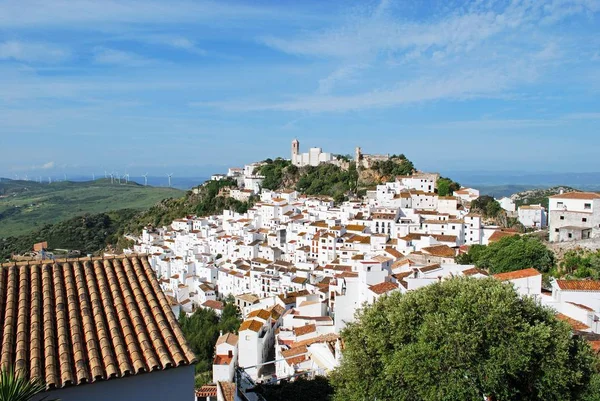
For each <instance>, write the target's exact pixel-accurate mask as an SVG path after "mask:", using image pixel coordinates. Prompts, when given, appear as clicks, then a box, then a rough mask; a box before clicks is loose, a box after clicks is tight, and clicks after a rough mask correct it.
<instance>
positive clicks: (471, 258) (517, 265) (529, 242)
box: [457, 235, 554, 274]
mask: <svg viewBox="0 0 600 401" xmlns="http://www.w3.org/2000/svg"><path fill="white" fill-rule="evenodd" d="M457 261H458V263H461V264H474V265H476V266H477V267H481V268H484V269H488V270H489V272H490V273H492V274H496V273H504V272H510V271H515V270H521V269H527V268H530V267H533V268H535V269H537V270H539V271H541V272H542V273H547V272H549V271H550V269H552V267H553V266H554V253H553V252H552V251H551V250H550V249H548V248H547V247H546V246H545V245H544V244H543V243H542V242H541V241H540V240H539V239H537V238H535V237H529V236H520V235H514V236H511V237H504V238H502V239H501V240H500V241H498V242H494V243H491V244H490V245H487V246H485V245H473V246H471V248H470V249H469V252H468V253H467V254H466V255H461V256H460V257H459V258H458V259H457Z"/></svg>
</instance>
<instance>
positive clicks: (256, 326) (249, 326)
mask: <svg viewBox="0 0 600 401" xmlns="http://www.w3.org/2000/svg"><path fill="white" fill-rule="evenodd" d="M262 327H263V324H262V322H259V321H258V320H254V319H252V320H245V321H243V322H242V324H241V325H240V330H239V331H240V333H241V332H242V331H244V330H252V331H255V332H257V333H258V332H259V331H260V329H262Z"/></svg>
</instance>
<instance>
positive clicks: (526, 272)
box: [492, 268, 542, 281]
mask: <svg viewBox="0 0 600 401" xmlns="http://www.w3.org/2000/svg"><path fill="white" fill-rule="evenodd" d="M541 274H542V273H540V272H539V271H537V270H535V269H533V268H529V269H523V270H517V271H514V272H507V273H498V274H494V275H493V276H492V277H494V278H495V279H498V280H500V281H508V280H516V279H519V278H526V277H535V276H539V275H541Z"/></svg>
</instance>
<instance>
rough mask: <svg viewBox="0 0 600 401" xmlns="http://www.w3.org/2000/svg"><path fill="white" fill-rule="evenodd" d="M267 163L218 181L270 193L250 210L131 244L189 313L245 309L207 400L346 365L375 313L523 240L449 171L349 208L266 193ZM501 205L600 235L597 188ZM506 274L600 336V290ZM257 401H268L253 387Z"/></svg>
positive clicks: (363, 159) (187, 221) (316, 158)
mask: <svg viewBox="0 0 600 401" xmlns="http://www.w3.org/2000/svg"><path fill="white" fill-rule="evenodd" d="M386 157H388V156H385V155H365V154H362V150H361V149H360V148H357V149H356V154H355V156H354V158H355V161H357V163H362V164H365V165H368V163H370V162H371V161H372V160H384V159H385V158H386ZM291 161H292V163H293V164H294V165H296V166H307V165H311V166H316V165H319V164H322V163H338V162H339V161H338V160H337V159H336V158H335V157H333V156H332V154H331V153H324V152H323V151H322V149H321V148H311V149H310V150H309V151H308V152H307V153H300V144H299V142H298V141H297V140H294V141H293V142H292V154H291ZM257 167H260V163H253V164H250V165H247V166H244V167H243V168H230V169H229V171H228V173H227V175H218V174H217V175H214V176H212V178H211V179H212V180H222V179H231V180H235V181H236V182H237V185H238V187H237V189H232V190H231V191H230V192H229V193H228V196H230V197H233V198H235V199H238V200H240V201H246V200H248V199H249V198H250V197H251V196H254V197H258V198H259V200H258V201H257V202H255V203H254V205H253V207H251V208H250V209H249V210H248V211H247V212H246V213H243V214H240V213H236V212H234V211H225V212H223V214H219V215H212V216H208V217H197V216H186V217H184V218H180V219H177V220H175V221H173V222H172V223H171V224H170V226H166V227H146V228H145V229H144V230H143V233H142V235H141V236H140V237H132V238H131V239H133V240H134V241H135V245H133V247H132V248H131V249H129V250H127V252H128V253H132V254H138V255H139V254H144V255H148V261H149V264H150V266H151V267H152V268H153V269H154V271H155V273H156V275H157V277H158V280H159V282H160V285H161V287H162V289H163V291H164V292H165V294H166V295H167V298H168V300H169V302H170V304H171V308H172V310H173V311H174V313H175V315H176V316H177V315H179V313H181V312H184V313H186V314H192V313H193V312H194V311H195V310H197V309H198V308H208V309H212V310H214V311H215V312H216V313H217V314H219V313H220V312H221V310H222V308H223V301H224V300H225V299H226V298H229V299H231V298H233V299H234V300H235V305H236V306H237V307H238V308H239V310H240V313H241V315H242V319H243V322H242V324H241V326H240V328H239V333H238V334H235V333H221V335H220V337H219V339H218V341H217V345H216V349H215V354H214V355H215V356H214V361H213V377H212V382H213V383H214V384H211V385H207V386H204V387H203V388H202V389H200V390H198V391H197V396H198V399H202V400H205V399H217V398H218V397H217V393H218V392H219V393H220V392H223V391H224V390H223V389H226V388H231V387H233V388H237V391H239V392H241V393H245V391H246V390H247V389H251V388H252V387H253V386H254V385H255V384H256V383H262V382H269V381H277V380H283V379H285V380H294V379H295V378H297V377H301V376H302V377H308V378H310V377H314V376H316V375H327V374H328V373H330V372H332V371H333V370H334V369H335V368H336V367H337V366H339V364H340V360H341V351H342V349H343V348H344V343H343V341H342V339H341V337H340V332H341V330H343V329H344V328H345V327H346V326H347V325H348V324H349V323H350V322H352V321H353V320H354V316H355V313H356V311H357V310H359V309H360V308H361V307H363V306H364V305H368V304H372V303H373V302H374V301H375V300H377V299H378V298H379V297H382V296H384V295H385V294H389V293H392V292H396V291H397V292H401V293H405V292H408V291H412V290H415V289H418V288H421V287H424V286H427V285H429V284H432V283H436V282H439V281H442V280H446V279H449V278H452V277H461V276H470V277H475V278H485V277H488V273H487V272H486V271H484V270H481V269H478V268H476V267H475V266H474V265H461V264H457V263H456V261H455V258H456V257H457V256H458V255H460V254H461V253H465V252H467V251H468V249H469V247H470V246H472V245H488V244H491V243H494V242H495V241H499V240H500V239H502V238H504V237H506V236H513V235H519V234H518V233H517V232H514V231H511V230H508V229H502V228H500V227H498V226H495V225H490V224H488V222H486V221H485V219H484V218H483V216H481V215H479V214H477V213H473V212H471V211H470V210H469V208H470V204H471V202H472V201H473V200H475V199H477V198H478V197H479V191H478V190H477V189H473V188H461V189H460V190H457V191H454V194H453V195H452V196H438V194H437V181H438V179H439V178H440V177H439V174H437V173H426V172H421V171H417V172H415V173H414V174H412V175H411V176H398V177H395V179H393V180H391V181H389V182H386V183H385V184H382V185H377V187H376V188H374V189H372V190H369V191H367V194H366V196H365V197H363V198H356V199H350V200H347V201H345V202H343V203H341V204H336V203H334V201H333V199H331V198H328V197H323V196H307V195H300V194H299V193H298V192H296V191H294V190H283V191H270V190H266V189H263V188H262V187H261V184H262V180H263V178H264V177H262V176H260V175H257V174H256V170H257ZM499 203H500V205H501V206H502V208H503V209H504V210H505V211H506V212H507V213H511V214H512V215H514V216H515V217H516V218H518V219H519V221H520V222H521V224H523V225H524V226H525V227H528V228H530V229H532V230H539V229H543V228H545V227H547V226H548V228H549V232H550V239H551V241H556V242H559V241H570V240H576V239H585V238H593V237H596V236H598V234H599V233H600V195H598V194H595V193H585V192H577V193H564V194H558V195H555V196H552V197H551V198H550V203H549V211H546V210H545V209H544V207H542V206H541V205H524V206H520V207H519V208H516V207H515V204H514V202H513V201H512V200H511V199H510V198H503V199H500V200H499ZM493 277H494V278H495V279H497V280H501V281H505V282H510V283H512V284H513V285H514V287H515V288H516V290H517V292H518V293H519V294H520V295H521V296H523V297H533V298H534V299H535V300H536V301H538V302H539V303H540V304H542V305H546V306H550V307H552V308H553V309H554V310H555V311H556V313H557V316H558V317H559V318H560V319H563V320H565V321H567V322H568V323H569V324H571V325H572V327H573V328H574V329H576V330H579V331H582V332H587V333H598V334H600V325H599V324H598V322H599V321H600V296H599V295H600V283H599V282H597V281H575V280H554V279H553V280H552V282H551V288H552V290H551V291H548V290H547V289H546V290H543V289H542V274H541V273H540V272H539V271H538V270H536V266H531V268H528V269H525V270H519V271H514V272H509V273H500V274H497V275H495V276H493ZM245 396H246V398H247V399H257V398H253V397H257V396H256V395H255V394H254V393H252V392H247V393H245ZM211 397H213V398H211ZM214 397H217V398H214Z"/></svg>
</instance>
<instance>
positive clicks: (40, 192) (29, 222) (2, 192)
mask: <svg viewBox="0 0 600 401" xmlns="http://www.w3.org/2000/svg"><path fill="white" fill-rule="evenodd" d="M184 194H185V193H184V192H183V191H180V190H178V189H174V188H159V187H144V186H142V185H139V184H136V183H129V184H111V183H110V179H108V180H107V179H100V180H96V181H88V182H56V183H52V184H40V183H37V182H33V181H11V180H6V179H3V180H2V182H0V238H5V237H9V236H17V235H22V234H27V233H29V232H31V231H33V230H35V229H39V228H41V227H43V226H44V225H46V224H49V223H56V222H59V221H62V220H65V219H68V218H72V217H75V216H78V215H81V214H85V213H101V212H108V211H113V210H119V209H140V210H141V209H147V208H149V207H150V206H152V205H154V204H155V203H157V202H158V201H160V200H162V199H165V198H179V197H181V196H183V195H184Z"/></svg>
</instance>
